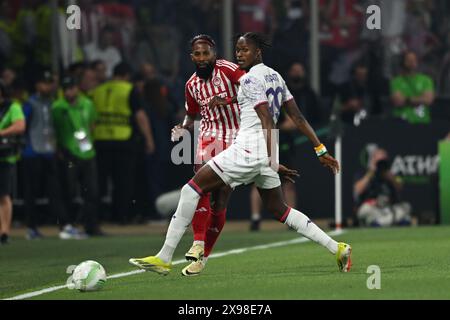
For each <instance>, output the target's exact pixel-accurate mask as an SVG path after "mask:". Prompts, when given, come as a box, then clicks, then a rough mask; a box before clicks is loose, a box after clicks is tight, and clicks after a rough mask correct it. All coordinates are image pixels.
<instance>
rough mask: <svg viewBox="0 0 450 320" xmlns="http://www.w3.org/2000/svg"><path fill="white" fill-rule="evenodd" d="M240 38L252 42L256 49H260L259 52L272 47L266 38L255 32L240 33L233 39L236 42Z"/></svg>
mask: <svg viewBox="0 0 450 320" xmlns="http://www.w3.org/2000/svg"><path fill="white" fill-rule="evenodd" d="M240 37H243V38H245V39H247V40H250V41H252V42H253V44H254V45H255V46H256V47H257V48H259V49H261V50H264V49H267V48H270V47H272V45H271V44H270V42H269V40H268V39H267V38H266V36H264V35H263V34H261V33H257V32H246V33H241V34H238V35H237V36H236V37H235V40H236V41H237V40H239V38H240ZM236 41H235V42H236Z"/></svg>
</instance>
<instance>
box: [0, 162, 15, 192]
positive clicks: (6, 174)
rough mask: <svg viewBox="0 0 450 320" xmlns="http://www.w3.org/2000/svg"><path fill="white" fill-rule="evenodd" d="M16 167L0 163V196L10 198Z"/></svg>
mask: <svg viewBox="0 0 450 320" xmlns="http://www.w3.org/2000/svg"><path fill="white" fill-rule="evenodd" d="M15 170H16V165H15V164H11V163H8V162H3V161H0V196H8V195H9V196H11V195H12V193H13V187H14V185H13V180H14V172H15Z"/></svg>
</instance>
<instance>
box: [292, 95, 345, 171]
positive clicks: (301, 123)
mask: <svg viewBox="0 0 450 320" xmlns="http://www.w3.org/2000/svg"><path fill="white" fill-rule="evenodd" d="M283 108H284V109H285V110H286V112H287V114H288V115H289V117H290V118H291V119H292V121H294V123H295V126H296V127H297V129H298V130H299V131H300V132H302V133H303V134H304V135H305V136H307V137H308V139H309V140H310V141H311V142H312V144H313V145H314V149H315V150H316V154H317V156H318V157H319V161H320V163H321V164H322V165H323V166H324V167H327V168H329V169H330V170H331V171H332V172H333V173H334V174H337V173H338V172H339V162H338V161H337V160H336V159H334V158H333V157H332V156H331V155H330V154H329V153H328V151H327V150H326V148H325V146H324V145H323V144H322V143H321V142H320V140H319V138H318V137H317V135H316V133H315V132H314V129H313V128H312V127H311V126H310V124H309V123H308V121H307V120H306V118H305V117H304V116H303V114H302V112H301V111H300V109H299V108H298V106H297V103H296V102H295V100H294V99H291V100H289V101H286V102H285V103H284V104H283Z"/></svg>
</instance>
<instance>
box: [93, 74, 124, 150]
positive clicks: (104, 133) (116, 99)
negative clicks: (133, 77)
mask: <svg viewBox="0 0 450 320" xmlns="http://www.w3.org/2000/svg"><path fill="white" fill-rule="evenodd" d="M132 87H133V86H132V84H131V83H129V82H127V81H121V80H111V81H108V82H106V83H104V84H102V85H100V86H99V87H97V88H96V89H94V90H93V92H92V100H93V102H94V105H95V108H96V109H97V114H98V118H97V122H96V126H95V130H94V138H95V140H118V141H124V140H128V139H129V138H130V137H131V133H132V126H131V123H130V117H131V114H132V112H131V106H130V102H129V99H130V93H131V90H132Z"/></svg>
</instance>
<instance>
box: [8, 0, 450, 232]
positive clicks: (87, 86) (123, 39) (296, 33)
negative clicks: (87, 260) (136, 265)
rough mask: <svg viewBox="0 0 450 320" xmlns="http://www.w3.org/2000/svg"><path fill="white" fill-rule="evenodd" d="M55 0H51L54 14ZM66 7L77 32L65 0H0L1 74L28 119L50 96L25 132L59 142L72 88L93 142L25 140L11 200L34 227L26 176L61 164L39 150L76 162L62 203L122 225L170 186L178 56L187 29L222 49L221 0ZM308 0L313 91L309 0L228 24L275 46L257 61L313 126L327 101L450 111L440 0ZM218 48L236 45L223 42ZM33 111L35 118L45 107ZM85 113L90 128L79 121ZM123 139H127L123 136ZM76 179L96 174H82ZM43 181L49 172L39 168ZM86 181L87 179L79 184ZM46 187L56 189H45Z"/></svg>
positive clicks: (35, 192) (414, 119) (248, 2)
mask: <svg viewBox="0 0 450 320" xmlns="http://www.w3.org/2000/svg"><path fill="white" fill-rule="evenodd" d="M52 4H53V5H55V4H56V6H57V10H56V11H54V10H53V9H52ZM70 4H77V5H78V6H79V7H80V8H81V29H80V30H77V31H70V30H68V29H67V28H66V26H65V23H66V19H67V15H66V8H67V6H68V5H69V3H67V2H66V1H46V0H14V1H13V0H3V1H1V2H0V78H1V79H2V81H3V83H4V85H5V86H6V87H7V89H8V92H9V94H10V97H11V99H12V100H14V101H16V102H18V103H20V104H21V105H22V106H23V108H24V113H25V116H26V117H28V116H29V113H30V110H32V109H33V108H32V105H36V104H38V105H39V104H40V105H45V106H47V107H48V106H50V107H49V110H50V111H49V112H50V113H51V114H52V115H53V117H54V119H53V120H52V121H53V122H52V126H54V127H53V128H51V127H47V126H46V125H45V124H43V123H44V122H43V123H41V124H39V125H38V124H36V125H37V126H38V127H37V128H33V127H30V126H27V127H28V129H27V130H28V136H30V135H29V133H30V130H36V131H35V132H41V133H42V132H46V134H47V135H48V136H50V135H52V134H54V135H55V137H56V138H55V139H57V140H58V139H59V140H58V141H56V142H55V146H56V145H61V143H63V142H61V139H62V140H64V137H61V135H63V136H64V133H58V132H61V130H62V132H64V130H71V128H69V129H67V128H59V129H58V125H61V124H58V121H61V122H64V121H66V117H65V115H64V112H63V111H61V112H62V114H58V111H56V112H55V110H59V109H58V108H60V109H61V110H62V109H64V105H65V102H64V101H68V100H69V101H70V99H71V96H73V95H75V96H78V95H82V96H83V97H85V98H86V99H87V100H88V101H87V102H83V103H82V104H83V107H82V109H83V108H85V109H86V110H90V109H92V110H93V111H92V114H93V116H92V117H91V116H88V117H86V118H85V119H88V121H89V123H88V124H87V125H84V127H85V131H86V132H84V131H83V130H76V129H74V132H75V133H79V132H83V133H85V134H87V135H88V136H90V137H88V138H89V139H87V140H89V141H88V142H87V143H88V144H89V143H92V146H89V145H84V147H85V148H87V149H89V148H92V150H95V153H91V154H90V156H88V157H87V158H86V157H84V158H83V157H80V156H79V155H77V152H76V151H74V152H73V154H70V155H64V154H60V153H59V151H58V150H59V149H58V148H56V147H49V149H48V150H47V149H45V146H42V145H41V147H42V148H43V149H42V150H30V149H25V151H23V154H22V157H21V159H20V160H19V161H18V178H17V181H18V183H17V186H16V189H15V190H17V191H16V192H17V193H18V194H16V195H15V198H16V199H18V200H16V204H23V205H24V206H25V208H26V210H28V211H29V212H28V213H27V214H24V216H26V217H28V218H27V221H28V222H27V224H28V226H29V227H30V230H31V233H30V237H31V238H32V237H34V236H35V235H34V234H33V232H32V231H33V229H36V228H37V227H36V226H37V224H38V223H39V222H37V221H35V219H34V218H33V213H32V211H33V210H34V209H33V205H35V203H36V199H39V198H42V195H41V192H42V188H41V187H40V186H41V182H40V181H41V180H38V181H35V182H33V183H32V185H33V186H32V187H29V186H27V184H28V182H29V181H31V178H30V175H33V176H34V178H33V179H37V178H36V177H37V175H38V173H39V172H40V173H42V170H44V169H49V168H55V172H58V170H57V167H58V163H56V162H43V163H41V164H38V160H36V159H37V158H39V157H44V158H45V159H46V160H45V161H47V160H48V159H49V157H50V158H51V157H55V159H59V160H58V161H59V162H61V161H63V163H64V165H63V166H65V167H70V168H72V167H73V166H75V167H76V168H79V169H77V170H75V172H65V173H64V176H65V177H66V178H67V179H69V180H71V181H75V180H77V181H78V180H79V182H81V185H82V186H83V187H82V188H81V189H76V187H73V188H75V189H74V190H73V191H71V193H70V195H69V196H70V197H72V199H71V201H72V200H74V199H73V198H77V199H78V200H77V201H78V207H77V201H75V205H74V206H75V209H73V210H74V211H76V210H78V209H79V203H80V201H81V202H82V203H85V202H88V203H91V208H90V209H88V210H91V212H94V211H98V212H99V211H100V212H102V214H101V216H100V217H96V218H95V219H98V220H101V221H107V220H110V221H116V222H120V223H123V224H126V223H130V222H135V221H138V222H139V221H141V222H142V221H144V220H148V219H157V217H156V216H152V215H153V212H155V209H154V207H153V203H154V200H155V199H156V197H157V196H159V195H160V194H162V193H164V192H166V191H169V186H168V185H167V184H166V182H165V179H164V177H165V175H166V172H165V171H166V170H168V168H169V167H168V163H169V161H170V146H171V145H170V140H169V137H170V129H171V128H172V127H173V126H174V125H175V124H178V123H179V122H180V121H181V120H182V118H183V117H184V112H185V109H184V84H185V82H186V81H187V80H188V79H189V77H190V76H191V74H192V73H193V72H194V70H195V69H194V65H193V63H192V62H191V60H190V56H189V53H190V48H189V46H188V43H189V39H190V38H192V37H193V36H194V35H196V34H200V33H206V34H209V35H211V36H212V37H213V38H214V39H215V40H216V43H217V44H218V54H219V56H220V54H221V53H222V52H223V49H224V48H223V44H224V43H226V41H223V40H227V39H223V38H222V37H223V33H222V26H223V25H222V22H223V6H222V4H223V2H222V1H216V0H190V1H181V0H161V1H144V0H130V1H95V0H79V1H72V2H70ZM371 4H377V5H379V6H380V8H381V12H382V28H381V30H368V29H367V28H366V27H365V23H366V18H367V15H366V8H367V6H368V5H371ZM319 9H320V24H319V25H320V51H321V55H320V65H321V73H320V75H321V83H320V93H319V92H316V91H315V90H313V89H312V88H311V85H310V72H309V70H308V66H309V65H310V56H309V55H310V42H309V40H310V8H309V1H307V0H239V1H234V2H233V19H234V21H233V29H234V32H235V33H238V32H245V31H255V32H260V33H264V34H266V35H267V36H268V37H269V38H270V40H271V43H272V48H271V49H270V50H268V51H267V52H266V54H265V61H264V62H265V63H266V64H267V65H269V66H271V67H273V68H274V69H275V70H277V71H279V72H280V73H281V74H282V75H283V76H284V77H285V79H286V80H287V84H288V86H289V88H290V90H291V92H292V93H293V95H294V97H295V98H296V101H297V103H298V105H299V106H300V107H301V108H302V111H303V113H304V114H305V115H306V118H307V119H308V120H309V121H310V123H311V124H312V126H313V127H314V128H316V129H317V128H320V127H323V126H326V125H328V124H329V121H330V115H331V113H332V111H333V110H334V111H336V109H335V108H336V106H338V110H337V111H338V112H339V114H340V117H341V120H342V121H343V122H344V123H345V124H347V125H352V126H355V125H356V126H357V125H359V124H360V123H361V122H362V121H364V119H367V118H369V117H375V116H376V117H387V116H397V117H401V118H403V119H405V120H406V121H409V122H411V123H425V124H427V123H431V121H432V118H433V108H435V109H436V110H440V109H442V108H444V109H446V110H447V111H446V112H448V109H449V108H450V102H449V100H448V99H450V3H449V2H448V1H445V0H395V1H391V0H385V1H383V0H378V1H377V0H372V1H369V0H367V1H365V0H320V1H319ZM54 12H57V17H56V19H55V17H54V15H53V13H54ZM229 45H230V46H233V43H232V39H229ZM406 75H408V76H411V77H410V78H412V79H414V80H413V82H412V83H410V82H409V80H405V79H406V78H405V76H406ZM114 81H116V82H117V81H119V82H121V84H120V85H121V87H120V88H121V89H120V90H124V96H126V97H127V98H126V99H129V101H128V102H127V103H125V104H126V105H127V106H129V107H130V110H131V111H130V112H131V115H132V121H131V125H130V126H131V130H132V133H131V134H130V135H126V138H123V137H118V138H117V136H116V138H117V139H116V138H114V137H113V136H114V135H110V136H108V133H105V132H106V131H102V129H101V128H99V125H100V127H101V121H99V119H102V112H103V111H104V110H103V108H105V107H104V106H103V105H101V104H102V103H103V102H104V101H105V100H104V99H106V98H105V94H106V93H104V92H103V91H105V90H107V89H105V87H104V85H105V84H107V85H110V86H111V85H112V83H113V82H114ZM74 88H75V89H74ZM74 90H75V92H72V91H74ZM110 90H112V89H111V88H110ZM122 98H123V97H122ZM118 99H119V98H118ZM58 101H59V104H58ZM30 105H31V107H30ZM55 105H57V107H55ZM435 106H436V107H435ZM396 107H399V108H396ZM408 107H410V108H408ZM80 108H81V107H80ZM43 109H45V108H43ZM27 110H28V111H27ZM83 110H84V109H83ZM80 112H81V111H80ZM87 112H91V111H87ZM27 114H28V115H27ZM443 114H445V112H444V113H443ZM447 114H448V113H447ZM41 116H42V119H44V118H45V114H42V115H41ZM81 118H83V117H81ZM27 119H28V120H29V121H31V120H30V118H27ZM42 119H41V120H42ZM119 120H120V119H119ZM119 120H117V121H119ZM35 121H37V120H35ZM42 121H44V120H42ZM91 122H92V124H93V125H95V127H94V126H92V127H91V126H90V124H91ZM78 125H79V126H81V127H83V125H81V124H78ZM72 129H73V128H72ZM52 130H54V131H55V133H51V131H52ZM105 130H106V129H105ZM91 131H92V132H91ZM81 135H82V133H81ZM121 135H122V133H119V134H118V136H121ZM106 136H108V138H105V137H106ZM43 139H44V140H45V139H46V138H43ZM79 140H80V141H81V140H83V137H80V139H79ZM90 140H92V141H90ZM125 140H127V141H128V142H129V143H128V144H127V143H124V141H125ZM80 141H78V142H80ZM115 141H116V142H117V144H116V143H115ZM40 143H44V142H42V141H40V142H36V141H34V142H30V141H28V147H30V145H31V148H33V146H34V148H36V146H39V145H40ZM64 143H65V141H64ZM44 144H45V143H44ZM81 146H82V148H83V145H81ZM78 147H80V146H78ZM69 149H70V148H69ZM92 159H95V160H92ZM111 159H115V160H114V161H116V162H114V161H113V160H111ZM80 160H82V161H80ZM88 160H92V161H88ZM58 161H57V162H58ZM74 163H75V164H74ZM374 165H375V164H374ZM125 167H127V168H128V170H124V168H125ZM66 171H70V170H66ZM119 171H120V172H121V174H118V172H119ZM143 173H145V174H143ZM87 176H89V177H91V178H92V179H94V178H95V179H96V180H97V181H95V182H94V181H88V180H89V178H87ZM97 176H98V179H97ZM108 176H110V177H111V178H110V179H112V180H113V181H115V183H116V185H117V186H121V187H120V190H118V191H117V190H111V187H110V184H109V183H107V182H105V181H107V180H106V179H107V177H108ZM40 179H43V180H44V179H46V180H48V177H47V174H45V177H41V178H40ZM43 180H42V181H43ZM21 181H22V183H21ZM27 181H28V182H27ZM182 182H183V181H180V185H181V184H182ZM69 184H70V183H69ZM86 184H87V185H89V188H88V189H89V190H85V186H86ZM117 186H116V187H117ZM71 188H72V187H71ZM73 188H72V189H73ZM50 189H52V190H53V191H55V187H50ZM56 189H58V187H56ZM92 190H94V191H92ZM75 195H76V197H75ZM63 197H64V195H59V194H57V193H55V192H53V195H52V196H51V197H50V202H51V203H52V205H54V209H55V212H56V213H55V215H54V216H56V217H59V218H57V219H61V221H59V220H58V223H59V224H60V225H61V228H62V231H64V230H65V229H64V228H65V227H66V226H69V227H68V228H66V229H67V230H66V231H67V232H68V234H69V235H67V236H70V232H72V231H73V230H71V228H70V225H71V223H69V222H70V220H71V219H69V218H65V217H63V216H64V215H62V214H61V212H64V211H65V210H69V211H70V210H72V209H70V208H69V209H65V208H62V207H61V206H62V204H61V203H60V202H58V201H56V202H55V201H54V200H55V199H63ZM20 199H22V200H20ZM80 199H81V200H80ZM136 199H146V200H145V202H146V205H144V206H142V207H141V209H131V208H132V207H133V203H134V202H135V201H136ZM20 201H22V202H20ZM133 201H134V202H133ZM143 201H144V200H143ZM63 202H64V203H66V202H65V201H63ZM72 202H73V201H72ZM102 203H112V204H113V207H114V208H113V209H112V210H111V211H110V212H109V213H105V212H108V211H107V210H98V206H101V205H102ZM140 203H142V201H141V202H140ZM134 207H135V206H134ZM77 208H78V209H77ZM133 210H134V211H133ZM68 215H69V216H71V214H68ZM87 215H88V214H87ZM72 216H73V214H72ZM91 218H92V216H91ZM92 219H93V218H92ZM72 220H73V219H72ZM97 224H98V222H95V221H88V222H85V226H87V230H86V231H87V232H88V233H90V234H93V235H95V234H101V230H100V229H98V228H97ZM78 236H79V235H78Z"/></svg>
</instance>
